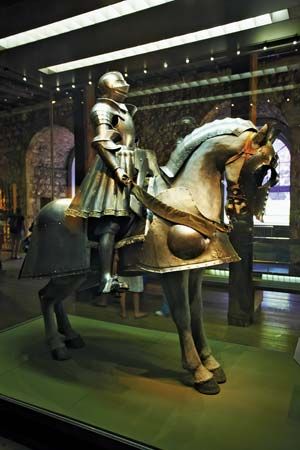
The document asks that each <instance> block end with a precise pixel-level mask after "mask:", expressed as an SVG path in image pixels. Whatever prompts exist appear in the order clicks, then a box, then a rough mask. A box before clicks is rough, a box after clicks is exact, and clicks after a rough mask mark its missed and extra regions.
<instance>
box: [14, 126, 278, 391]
mask: <svg viewBox="0 0 300 450" xmlns="http://www.w3.org/2000/svg"><path fill="white" fill-rule="evenodd" d="M150 153H151V152H150ZM276 158H277V155H276V154H275V152H274V149H273V146H272V136H271V134H270V130H268V127H267V126H266V125H265V126H264V127H262V128H261V129H260V130H259V131H257V129H256V127H255V126H254V125H253V123H252V122H250V121H246V120H243V119H230V118H227V119H223V120H216V121H214V122H212V123H209V124H206V125H204V126H202V127H200V128H196V129H195V130H194V131H193V132H192V133H191V134H189V135H187V136H186V137H185V138H184V140H183V141H181V142H180V144H178V145H177V147H176V148H175V150H174V151H173V153H172V154H171V156H170V159H169V161H168V163H167V164H166V165H165V166H163V167H161V168H159V167H158V166H157V164H155V161H154V160H153V158H152V163H151V164H150V166H151V165H152V169H151V170H152V173H153V175H154V176H153V177H152V179H150V182H149V186H150V185H151V189H149V190H148V193H147V192H145V191H144V190H142V189H141V188H139V187H138V186H136V185H135V186H134V187H133V188H132V193H133V194H134V195H135V196H136V197H137V198H138V200H139V201H141V202H142V203H144V205H145V207H146V208H147V210H148V211H149V210H152V212H153V214H152V219H151V220H149V219H147V224H148V226H147V227H146V231H145V232H144V233H142V234H140V235H138V236H136V235H133V236H128V234H127V235H126V236H122V239H121V240H120V241H119V242H118V243H117V246H118V247H119V252H120V260H121V261H122V260H123V269H122V268H121V269H120V270H123V271H124V270H125V269H126V268H127V269H128V270H127V274H129V272H130V270H132V272H131V274H133V275H136V273H137V272H136V271H137V270H139V271H147V272H154V273H157V274H159V276H160V279H161V283H162V287H163V290H164V294H165V296H166V298H167V301H168V304H169V306H170V310H171V314H172V318H173V320H174V322H175V324H176V327H177V331H178V335H179V341H180V347H181V354H182V365H183V367H184V368H185V369H187V370H188V371H189V372H190V373H191V374H192V376H193V382H194V387H195V389H196V390H197V391H198V392H201V393H204V394H217V393H218V392H219V391H220V388H219V386H218V384H219V383H222V382H225V381H226V377H225V373H224V371H223V369H222V367H221V366H220V363H219V362H218V361H217V360H216V358H215V357H214V356H213V354H212V351H211V348H210V346H209V344H208V341H207V338H206V335H205V330H204V325H203V310H202V298H201V284H202V272H203V268H205V267H210V266H214V265H216V264H222V263H228V262H234V261H238V260H239V257H238V255H237V254H236V252H235V251H234V249H233V247H232V246H231V244H230V241H229V238H228V233H227V232H228V227H227V226H226V225H224V224H222V223H221V220H220V217H221V213H222V214H223V189H222V177H223V176H225V179H226V182H227V206H226V210H227V213H228V214H229V216H231V217H237V216H239V215H241V216H242V215H243V214H251V215H252V214H254V215H256V217H258V218H259V219H261V218H262V214H263V210H264V206H265V201H266V198H267V195H268V191H269V188H270V186H271V185H272V184H274V183H275V182H276V170H275V167H276V165H277V159H276ZM150 159H151V158H150ZM270 172H271V177H269V180H268V181H267V182H266V183H265V184H264V185H262V183H263V180H265V179H266V178H267V176H266V175H267V173H270ZM149 186H148V187H149ZM149 192H151V194H149ZM69 203H70V200H69V199H60V200H55V201H53V202H51V203H49V204H48V205H46V206H45V207H44V208H43V209H42V210H41V211H40V213H39V215H38V217H37V219H36V222H35V225H34V229H33V233H32V241H31V244H30V248H29V251H28V253H27V256H26V258H25V261H24V264H23V267H22V269H21V273H20V276H21V277H34V276H36V277H41V276H45V277H50V281H49V282H48V283H47V285H46V286H45V287H44V288H42V289H41V290H40V292H39V297H40V302H41V309H42V314H43V318H44V323H45V332H46V340H47V343H48V345H49V347H50V349H51V352H52V357H53V358H54V359H57V360H65V359H68V358H69V357H70V354H69V351H68V348H79V347H82V346H83V345H84V342H83V339H82V338H81V336H80V335H79V334H78V333H77V332H76V331H75V330H74V329H73V328H72V326H71V324H70V322H69V319H68V317H67V314H66V313H65V311H64V307H63V300H64V299H65V298H66V297H67V296H68V295H70V294H71V293H72V292H73V291H74V290H76V289H78V288H79V286H80V285H82V283H83V282H84V280H86V277H87V273H88V271H89V270H90V269H89V267H90V262H89V249H88V245H87V244H88V242H87V233H86V222H87V221H86V220H84V219H78V218H76V219H75V218H72V217H71V218H70V217H67V216H65V210H66V209H67V207H68V205H69ZM148 215H149V214H148ZM149 224H150V226H149ZM137 248H138V250H137ZM132 258H133V259H134V261H133V259H132ZM133 268H134V269H133ZM98 270H99V269H98ZM241 289H242V286H241ZM55 316H56V320H55Z"/></svg>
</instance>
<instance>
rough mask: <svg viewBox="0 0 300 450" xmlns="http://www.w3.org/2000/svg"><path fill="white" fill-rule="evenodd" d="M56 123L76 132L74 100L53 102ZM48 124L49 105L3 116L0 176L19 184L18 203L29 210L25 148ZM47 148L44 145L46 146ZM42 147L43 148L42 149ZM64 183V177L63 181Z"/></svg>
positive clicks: (2, 179)
mask: <svg viewBox="0 0 300 450" xmlns="http://www.w3.org/2000/svg"><path fill="white" fill-rule="evenodd" d="M54 123H55V124H56V125H58V126H63V127H66V128H67V129H68V130H70V132H73V106H72V103H71V102H61V103H57V104H56V105H54ZM48 126H49V109H48V107H47V105H45V107H42V108H41V107H40V106H39V105H38V106H37V107H33V108H32V110H31V111H23V112H21V113H20V112H19V113H18V111H15V112H14V111H13V112H12V113H11V114H6V115H1V116H0V180H1V181H2V183H4V184H5V185H8V186H11V185H12V184H13V183H15V184H16V186H17V205H18V206H21V208H22V210H23V211H24V212H26V209H27V200H26V152H27V149H28V147H29V144H30V142H31V140H32V138H33V136H34V135H35V134H36V133H38V132H39V131H40V130H42V129H43V128H45V127H48ZM43 148H44V147H43ZM41 151H43V149H41ZM64 184H65V181H64Z"/></svg>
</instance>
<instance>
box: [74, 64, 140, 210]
mask: <svg viewBox="0 0 300 450" xmlns="http://www.w3.org/2000/svg"><path fill="white" fill-rule="evenodd" d="M98 85H99V89H100V90H101V94H102V95H103V97H102V98H100V99H98V101H97V103H96V104H95V106H94V107H93V108H92V111H91V121H92V123H93V126H94V129H95V138H94V139H93V147H94V148H95V150H96V152H97V156H96V159H95V162H94V164H93V166H92V167H91V169H90V170H89V172H88V173H87V175H86V176H85V178H84V180H83V182H82V184H81V186H80V190H79V191H78V193H77V194H76V196H75V198H74V199H73V201H72V203H71V205H70V207H69V208H68V210H67V211H66V214H67V215H70V216H75V217H76V216H78V217H83V218H88V217H102V216H105V215H110V216H130V215H131V213H132V212H131V209H130V196H129V191H128V188H127V187H126V186H124V183H123V182H122V179H123V178H124V177H125V178H126V177H130V178H134V177H135V172H136V171H135V166H134V151H135V131H134V124H133V120H132V115H133V114H134V112H135V109H134V107H132V106H131V105H128V108H127V106H126V105H125V104H124V103H123V101H124V100H125V98H126V95H127V93H128V89H129V85H128V84H127V83H126V81H125V80H124V78H123V75H122V74H121V73H119V72H108V73H106V74H104V75H103V76H102V77H101V78H100V80H99V84H98ZM131 113H132V114H131Z"/></svg>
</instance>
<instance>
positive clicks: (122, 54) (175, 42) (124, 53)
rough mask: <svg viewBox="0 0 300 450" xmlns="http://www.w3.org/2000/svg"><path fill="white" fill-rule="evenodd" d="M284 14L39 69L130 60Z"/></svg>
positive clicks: (285, 15)
mask: <svg viewBox="0 0 300 450" xmlns="http://www.w3.org/2000/svg"><path fill="white" fill-rule="evenodd" d="M279 12H280V13H282V14H277V13H278V11H277V12H276V13H271V14H263V15H261V16H257V17H254V18H251V19H245V20H240V21H237V22H233V23H229V24H224V25H221V26H218V27H213V28H208V29H206V30H200V31H197V32H193V33H187V34H183V35H180V36H174V37H171V38H168V39H162V40H160V41H155V42H148V43H146V44H141V45H137V46H135V47H130V48H124V49H119V50H115V51H112V52H109V53H103V54H102V55H96V56H90V57H88V58H83V59H78V60H75V61H69V62H66V63H62V64H56V65H53V66H49V67H43V68H41V69H39V70H40V71H41V72H44V73H46V74H51V73H59V72H65V71H67V70H75V69H79V68H81V67H87V66H93V65H96V64H102V63H106V62H109V61H115V60H118V59H123V58H130V57H131V56H137V55H142V54H145V53H150V52H155V51H158V50H163V49H167V48H171V47H178V46H180V45H186V44H190V43H193V42H198V41H203V40H206V39H211V38H214V37H217V36H224V35H226V34H232V33H237V32H240V31H245V30H249V29H251V28H256V27H260V26H263V25H269V24H271V23H273V22H278V21H280V20H286V19H287V18H288V17H289V15H288V10H287V9H286V10H282V11H279Z"/></svg>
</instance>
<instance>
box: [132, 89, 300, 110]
mask: <svg viewBox="0 0 300 450" xmlns="http://www.w3.org/2000/svg"><path fill="white" fill-rule="evenodd" d="M299 88H300V83H298V84H297V83H295V84H287V85H283V86H282V85H280V86H273V87H270V88H263V89H256V90H254V91H243V92H231V93H229V94H219V95H210V96H207V97H196V98H191V99H188V100H176V101H173V102H167V103H156V104H152V105H145V106H140V107H139V111H146V110H150V109H159V108H172V107H178V106H182V105H190V104H197V103H207V102H216V101H222V102H223V101H224V100H227V99H233V98H241V97H249V96H250V95H253V94H255V95H259V94H271V93H272V94H273V93H274V92H285V91H291V90H293V89H299Z"/></svg>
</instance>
